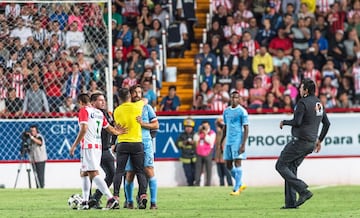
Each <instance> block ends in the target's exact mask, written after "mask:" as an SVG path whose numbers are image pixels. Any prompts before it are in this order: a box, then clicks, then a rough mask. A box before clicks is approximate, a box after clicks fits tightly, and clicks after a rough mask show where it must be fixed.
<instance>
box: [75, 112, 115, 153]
mask: <svg viewBox="0 0 360 218" xmlns="http://www.w3.org/2000/svg"><path fill="white" fill-rule="evenodd" d="M80 124H87V126H88V128H87V131H86V134H85V136H84V138H83V139H82V140H81V142H80V143H81V148H82V149H83V148H96V147H98V148H100V149H101V130H102V128H107V127H108V126H109V123H108V122H107V120H106V118H105V116H104V114H103V112H101V111H100V110H98V109H96V108H94V107H91V106H85V107H82V108H80V110H79V125H80ZM96 145H98V146H96Z"/></svg>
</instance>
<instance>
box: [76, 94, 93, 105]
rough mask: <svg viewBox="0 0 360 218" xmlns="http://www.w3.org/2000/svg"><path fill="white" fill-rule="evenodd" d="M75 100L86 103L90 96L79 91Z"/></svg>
mask: <svg viewBox="0 0 360 218" xmlns="http://www.w3.org/2000/svg"><path fill="white" fill-rule="evenodd" d="M77 100H78V101H81V102H83V103H84V104H87V103H89V102H90V97H89V95H88V94H87V93H81V94H79V95H78V97H77Z"/></svg>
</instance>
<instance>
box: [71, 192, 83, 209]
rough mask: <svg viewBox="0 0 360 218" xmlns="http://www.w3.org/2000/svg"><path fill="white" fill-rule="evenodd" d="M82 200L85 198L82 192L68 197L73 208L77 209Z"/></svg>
mask: <svg viewBox="0 0 360 218" xmlns="http://www.w3.org/2000/svg"><path fill="white" fill-rule="evenodd" d="M82 201H83V199H82V197H81V195H80V194H73V195H71V196H70V197H69V199H68V205H69V207H70V208H71V209H74V210H76V209H78V207H79V206H80V204H81V202H82Z"/></svg>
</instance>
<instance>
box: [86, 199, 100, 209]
mask: <svg viewBox="0 0 360 218" xmlns="http://www.w3.org/2000/svg"><path fill="white" fill-rule="evenodd" d="M88 205H89V208H91V209H99V210H101V209H102V207H101V206H100V202H99V201H97V200H96V199H94V198H92V199H90V200H89V202H88Z"/></svg>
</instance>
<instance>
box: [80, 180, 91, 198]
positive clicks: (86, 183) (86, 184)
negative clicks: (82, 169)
mask: <svg viewBox="0 0 360 218" xmlns="http://www.w3.org/2000/svg"><path fill="white" fill-rule="evenodd" d="M90 186H91V183H90V179H89V176H83V177H81V189H82V195H83V200H84V201H89V196H90Z"/></svg>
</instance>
